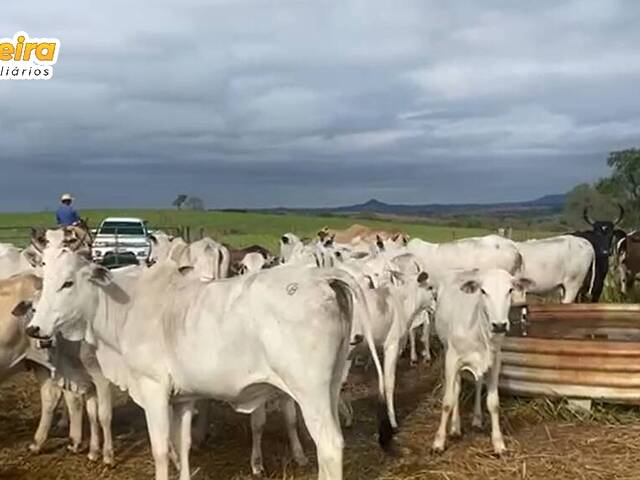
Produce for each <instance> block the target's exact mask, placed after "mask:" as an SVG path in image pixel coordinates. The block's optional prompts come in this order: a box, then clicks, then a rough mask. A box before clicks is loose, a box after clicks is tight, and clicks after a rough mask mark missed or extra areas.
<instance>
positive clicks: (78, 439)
mask: <svg viewBox="0 0 640 480" xmlns="http://www.w3.org/2000/svg"><path fill="white" fill-rule="evenodd" d="M62 393H63V395H64V403H65V404H66V405H67V411H68V413H69V440H70V443H69V446H68V447H67V449H68V450H69V451H70V452H73V453H78V452H79V451H80V446H81V444H82V417H83V414H84V412H83V409H84V405H83V404H84V402H83V399H82V395H79V394H77V393H74V392H71V391H70V390H63V391H62Z"/></svg>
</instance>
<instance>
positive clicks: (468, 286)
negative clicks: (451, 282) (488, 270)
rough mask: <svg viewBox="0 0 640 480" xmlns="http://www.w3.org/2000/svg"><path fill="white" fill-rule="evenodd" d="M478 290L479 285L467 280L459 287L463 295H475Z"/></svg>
mask: <svg viewBox="0 0 640 480" xmlns="http://www.w3.org/2000/svg"><path fill="white" fill-rule="evenodd" d="M479 289H480V284H479V283H478V282H476V281H475V280H467V281H466V282H464V283H463V284H462V285H460V290H462V291H463V292H464V293H476V292H477V291H478V290H479Z"/></svg>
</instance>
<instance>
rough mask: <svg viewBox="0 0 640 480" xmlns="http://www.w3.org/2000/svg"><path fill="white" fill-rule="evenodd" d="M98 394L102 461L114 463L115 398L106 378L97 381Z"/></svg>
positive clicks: (108, 463)
mask: <svg viewBox="0 0 640 480" xmlns="http://www.w3.org/2000/svg"><path fill="white" fill-rule="evenodd" d="M96 395H97V397H98V420H99V421H100V427H102V436H103V445H102V462H103V463H104V464H105V465H113V437H112V435H111V419H112V416H113V399H112V395H111V386H110V384H109V382H108V381H107V380H106V379H105V380H104V382H97V383H96Z"/></svg>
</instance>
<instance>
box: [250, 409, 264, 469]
mask: <svg viewBox="0 0 640 480" xmlns="http://www.w3.org/2000/svg"><path fill="white" fill-rule="evenodd" d="M266 422H267V409H266V407H265V405H260V406H259V407H258V408H256V409H255V410H254V411H253V412H251V471H252V472H253V474H254V475H257V476H261V475H262V474H263V473H264V465H263V463H262V432H263V431H264V424H265V423H266Z"/></svg>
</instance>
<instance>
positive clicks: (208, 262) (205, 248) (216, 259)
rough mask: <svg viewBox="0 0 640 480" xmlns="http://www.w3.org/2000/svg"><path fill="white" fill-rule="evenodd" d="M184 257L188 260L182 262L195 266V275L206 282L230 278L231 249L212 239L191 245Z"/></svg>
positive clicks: (201, 240) (205, 239) (203, 239)
mask: <svg viewBox="0 0 640 480" xmlns="http://www.w3.org/2000/svg"><path fill="white" fill-rule="evenodd" d="M184 255H185V256H186V258H184V259H181V261H180V262H181V263H182V262H184V263H187V264H189V265H191V266H193V268H194V270H195V273H196V274H197V275H199V276H200V278H201V279H202V280H204V281H211V280H218V279H221V278H227V277H228V276H229V249H228V248H227V247H225V246H224V245H222V244H221V243H218V242H216V241H215V240H213V239H211V238H208V237H205V238H202V239H200V240H197V241H195V242H193V243H191V244H189V247H188V248H187V249H186V251H185V254H184Z"/></svg>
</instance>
